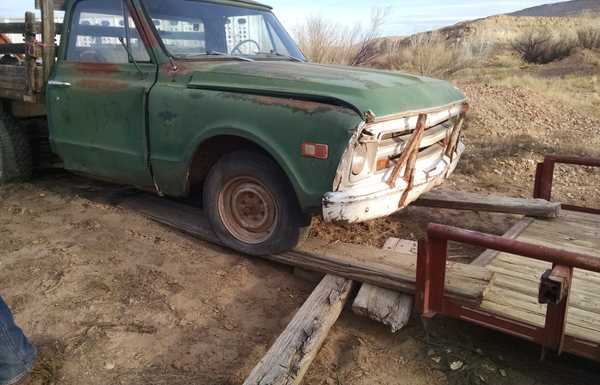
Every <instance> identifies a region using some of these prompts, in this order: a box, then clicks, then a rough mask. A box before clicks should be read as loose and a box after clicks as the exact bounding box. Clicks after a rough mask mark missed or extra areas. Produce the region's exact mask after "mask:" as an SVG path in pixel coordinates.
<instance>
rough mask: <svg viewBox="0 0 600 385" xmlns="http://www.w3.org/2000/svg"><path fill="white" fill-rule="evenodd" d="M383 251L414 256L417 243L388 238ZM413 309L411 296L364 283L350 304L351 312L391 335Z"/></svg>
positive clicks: (405, 321) (402, 324)
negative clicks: (385, 326)
mask: <svg viewBox="0 0 600 385" xmlns="http://www.w3.org/2000/svg"><path fill="white" fill-rule="evenodd" d="M383 249H385V250H393V251H397V252H401V253H406V254H416V252H417V242H413V241H406V240H401V239H397V238H390V239H388V240H387V241H386V243H385V245H384V246H383ZM413 307H414V297H413V296H412V295H409V294H403V293H398V292H397V291H393V290H389V289H383V288H380V287H377V286H373V285H370V284H368V283H365V284H363V285H362V286H361V288H360V290H359V292H358V295H357V296H356V299H355V300H354V303H353V304H352V311H353V312H354V313H355V314H358V315H361V316H364V317H367V318H370V319H372V320H374V321H376V322H380V323H382V324H384V325H387V326H389V327H390V328H391V330H392V333H396V332H398V331H400V330H401V329H402V328H403V327H404V326H406V324H407V323H408V321H409V320H410V316H411V314H412V311H413Z"/></svg>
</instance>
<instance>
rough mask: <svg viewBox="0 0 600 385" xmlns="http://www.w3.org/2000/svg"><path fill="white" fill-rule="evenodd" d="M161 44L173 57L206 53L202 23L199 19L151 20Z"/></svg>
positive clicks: (170, 18) (171, 18) (163, 17)
mask: <svg viewBox="0 0 600 385" xmlns="http://www.w3.org/2000/svg"><path fill="white" fill-rule="evenodd" d="M152 20H153V22H154V26H155V27H156V30H157V31H158V34H159V35H160V36H161V38H162V41H163V44H164V45H165V47H167V49H168V50H169V52H171V53H172V54H173V55H176V56H180V55H185V54H186V52H198V51H206V40H205V34H204V23H203V22H202V20H201V19H193V18H192V19H187V20H184V19H180V18H174V17H169V16H161V17H160V18H154V19H152Z"/></svg>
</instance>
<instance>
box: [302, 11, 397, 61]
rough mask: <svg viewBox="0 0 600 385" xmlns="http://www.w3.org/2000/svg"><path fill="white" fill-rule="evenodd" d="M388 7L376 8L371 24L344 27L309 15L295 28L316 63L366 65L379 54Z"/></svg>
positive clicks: (307, 53)
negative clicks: (380, 39)
mask: <svg viewBox="0 0 600 385" xmlns="http://www.w3.org/2000/svg"><path fill="white" fill-rule="evenodd" d="M387 13H388V9H387V8H373V10H372V11H371V19H370V22H369V25H368V26H367V27H366V28H365V27H363V26H362V25H355V26H354V27H344V26H342V25H339V24H337V23H333V22H331V21H329V20H327V19H325V18H323V17H322V16H319V15H312V16H309V17H308V18H307V19H306V20H305V21H304V23H303V24H302V25H300V26H298V27H296V29H295V37H296V41H297V42H298V45H299V47H300V49H301V50H302V52H304V54H305V55H306V57H307V58H308V59H309V60H310V61H312V62H315V63H323V64H345V65H363V64H366V63H368V62H369V61H371V60H372V59H373V58H375V57H376V56H378V55H379V53H380V49H379V37H380V34H381V27H382V26H383V24H384V21H385V15H386V14H387Z"/></svg>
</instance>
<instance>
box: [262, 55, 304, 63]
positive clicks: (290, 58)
mask: <svg viewBox="0 0 600 385" xmlns="http://www.w3.org/2000/svg"><path fill="white" fill-rule="evenodd" d="M256 55H265V56H269V55H270V56H277V57H281V58H285V59H288V60H291V61H294V62H297V63H304V60H302V59H298V58H297V57H294V56H290V55H285V54H282V53H279V52H257V53H256Z"/></svg>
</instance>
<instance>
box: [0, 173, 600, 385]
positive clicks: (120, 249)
mask: <svg viewBox="0 0 600 385" xmlns="http://www.w3.org/2000/svg"><path fill="white" fill-rule="evenodd" d="M95 185H96V184H95V183H94V182H92V181H89V180H85V179H82V178H78V177H73V176H70V175H67V174H60V175H52V176H45V177H41V178H39V179H38V180H37V181H36V182H34V183H32V184H22V185H13V186H8V187H3V188H0V198H1V200H0V263H1V264H0V282H1V283H2V284H1V287H0V293H2V295H3V296H4V297H5V298H6V300H7V302H8V304H9V306H11V307H12V309H13V310H14V312H15V314H16V319H17V321H18V322H19V324H21V325H22V326H23V328H24V329H25V330H26V332H27V333H28V334H29V335H31V336H32V337H33V340H34V342H35V343H36V344H37V345H38V346H40V347H41V350H42V359H41V364H40V365H39V366H38V368H37V369H36V379H37V381H38V382H36V384H48V385H49V384H65V385H76V384H81V383H82V378H85V383H86V384H90V385H96V384H97V385H101V384H123V385H133V384H161V385H162V384H165V385H166V384H175V385H177V384H182V385H183V384H207V385H208V384H215V385H217V384H223V385H232V384H239V383H241V382H243V380H244V378H245V376H246V375H247V374H248V373H249V372H250V370H251V369H252V367H253V366H254V365H255V364H256V363H257V362H258V361H259V359H260V358H261V357H262V355H263V354H264V353H265V352H266V351H267V349H268V348H269V346H270V344H271V343H272V342H273V341H274V339H275V338H276V337H277V336H278V334H279V333H280V332H281V331H282V330H283V329H284V328H285V326H286V325H287V323H288V322H289V320H290V319H291V317H292V316H293V314H294V312H295V311H296V310H297V309H298V308H299V306H301V304H302V303H303V301H304V299H305V298H306V297H307V296H308V295H309V294H310V291H311V290H312V289H313V286H314V284H312V283H310V282H306V281H303V280H301V279H300V278H298V277H296V276H295V275H293V274H291V271H290V269H288V268H285V267H281V266H278V265H275V264H271V263H268V262H264V261H261V260H258V259H249V258H247V257H242V256H239V255H236V254H232V253H230V252H228V251H226V250H223V249H220V248H217V247H215V246H212V245H209V244H206V243H204V242H201V241H198V240H195V239H192V238H190V237H188V236H186V235H183V234H181V233H179V232H177V231H174V230H172V229H169V228H166V227H163V226H161V225H159V224H156V223H154V222H152V221H149V220H147V219H145V218H143V217H141V216H139V215H138V214H136V213H133V212H129V211H127V210H123V209H119V208H115V207H113V206H110V205H107V204H103V203H98V201H96V200H89V199H86V198H84V196H87V195H88V192H89V191H90V190H93V187H94V186H95ZM472 215H475V214H472ZM416 217H419V218H420V221H422V222H425V221H427V212H426V211H423V210H421V209H419V210H416V209H411V210H409V213H408V214H403V215H402V216H400V217H399V218H400V219H398V220H399V221H400V220H401V219H402V218H404V219H405V220H406V221H410V218H416ZM430 219H431V220H433V219H436V220H441V219H443V216H442V215H441V214H440V213H434V214H433V215H431V216H430ZM467 219H469V218H467ZM455 221H458V222H460V219H456V218H454V219H453V220H452V221H450V222H452V223H454V222H455ZM496 222H497V224H496V225H493V226H492V227H494V226H498V228H502V227H505V226H506V223H505V222H504V221H503V220H500V219H498V218H496ZM415 231H416V230H415ZM429 331H430V336H429V339H428V338H426V334H425V332H424V329H423V327H422V325H421V323H420V321H418V320H416V319H415V320H413V321H412V322H411V324H410V325H409V327H407V328H406V329H405V330H403V331H402V332H400V333H399V334H397V335H393V334H391V333H390V332H389V331H388V330H387V329H386V328H384V327H383V326H380V325H377V324H374V323H372V322H370V321H368V320H365V319H362V318H358V317H356V316H354V315H353V314H352V313H351V312H349V311H345V312H344V313H343V315H342V317H341V319H340V321H338V323H337V324H336V325H335V327H334V329H333V331H332V333H331V334H330V336H329V338H328V340H327V342H326V344H325V346H324V347H323V349H322V350H321V352H320V353H319V355H318V357H317V359H316V361H315V363H314V364H313V367H312V368H311V370H310V371H309V374H308V376H307V378H306V381H305V383H306V384H308V385H332V384H335V385H341V384H356V385H359V384H361V385H362V384H415V385H420V384H423V385H425V384H427V385H429V384H433V385H436V384H466V383H468V384H471V383H472V384H483V383H487V384H536V383H544V384H592V383H597V381H598V380H600V372H598V370H597V367H594V366H592V365H591V364H590V363H588V362H587V361H582V360H578V359H574V358H569V357H567V358H561V359H556V358H552V357H551V358H550V359H549V361H548V362H546V363H539V362H538V361H537V357H538V353H539V352H538V349H537V348H536V347H534V346H532V345H529V344H526V343H521V342H519V341H517V340H514V339H507V338H506V337H504V336H501V335H499V334H496V333H491V332H489V331H487V330H481V329H479V328H474V327H472V326H470V325H465V324H461V323H458V322H450V321H444V320H437V321H435V322H433V324H431V325H430V326H429ZM514 346H519V349H518V351H515V350H513V348H514ZM456 362H462V363H464V367H463V368H462V369H461V370H458V371H456V372H455V371H452V370H450V369H449V366H450V365H451V364H452V363H456Z"/></svg>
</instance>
